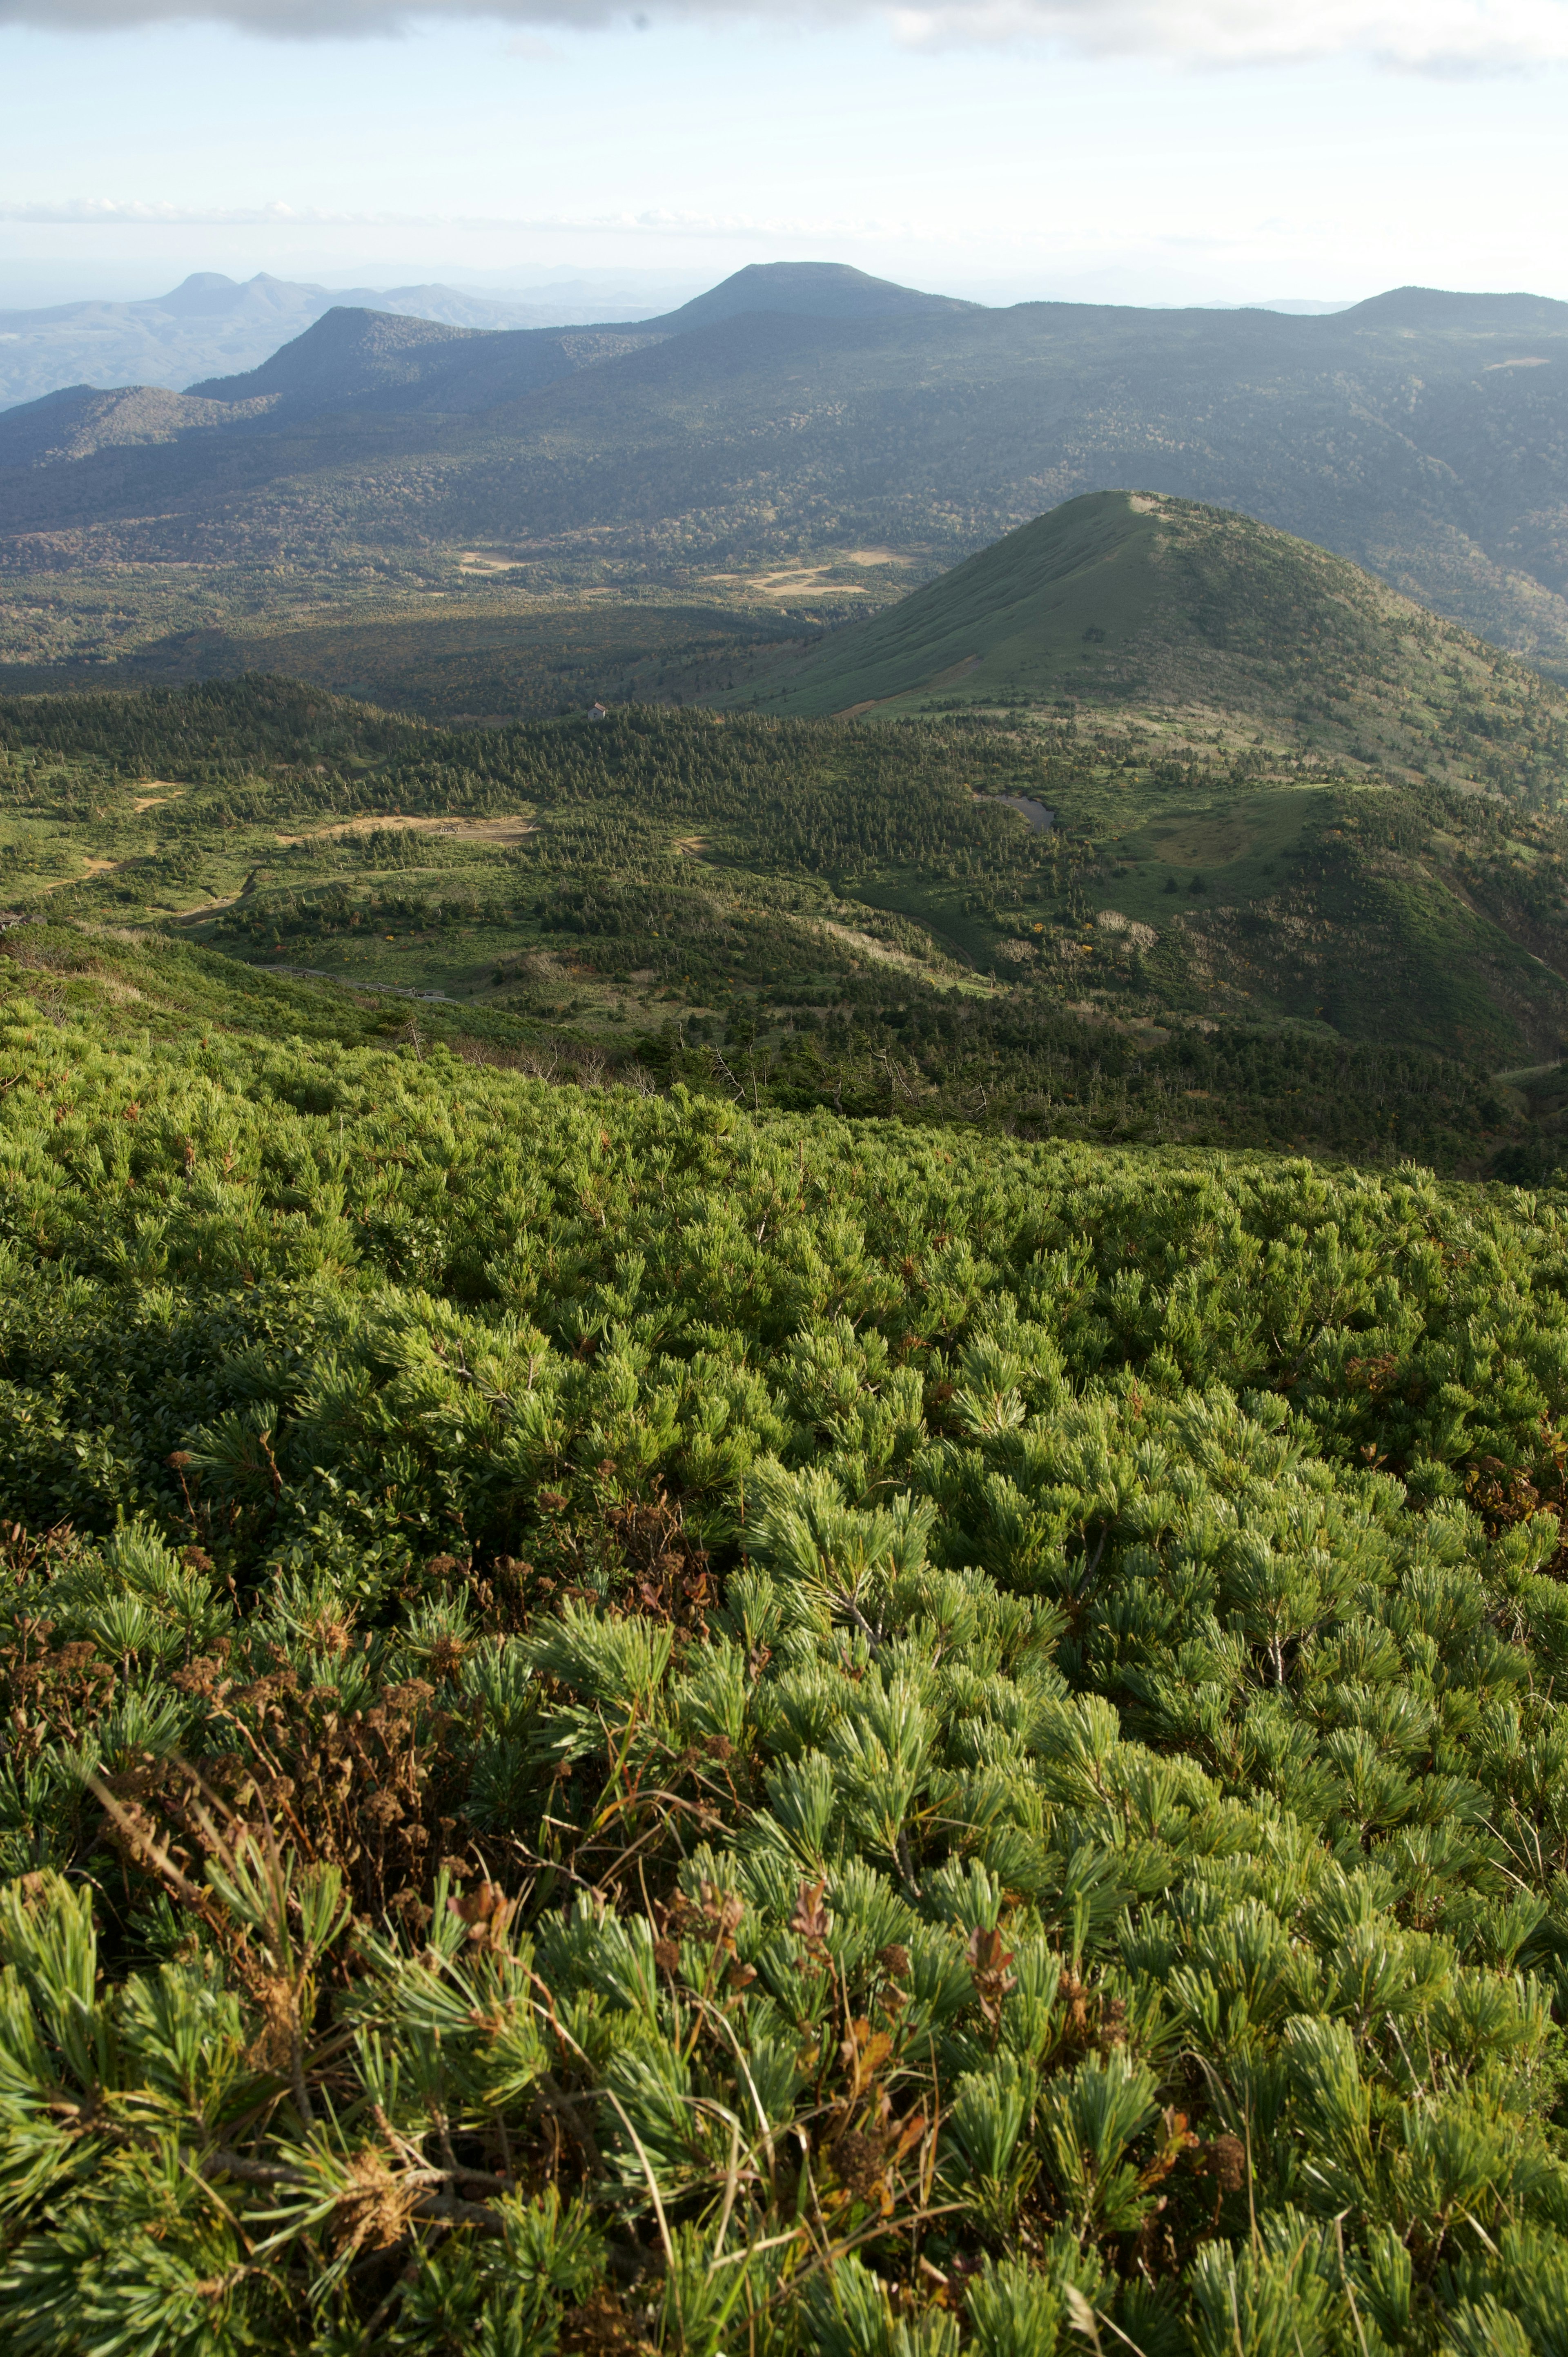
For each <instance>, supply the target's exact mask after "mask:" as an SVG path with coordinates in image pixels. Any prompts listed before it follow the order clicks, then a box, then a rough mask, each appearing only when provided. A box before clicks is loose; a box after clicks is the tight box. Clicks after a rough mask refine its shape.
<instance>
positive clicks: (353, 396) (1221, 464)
mask: <svg viewBox="0 0 1568 2357" xmlns="http://www.w3.org/2000/svg"><path fill="white" fill-rule="evenodd" d="M758 275H759V279H760V278H762V277H765V276H766V274H758ZM853 281H854V274H840V275H839V276H838V277H837V278H833V279H831V280H825V281H820V282H819V281H815V280H813V282H812V283H813V285H814V286H815V287H816V288H817V291H816V292H815V293H813V294H812V295H811V301H812V303H813V304H814V305H815V307H816V309H815V312H814V313H812V314H811V315H808V314H806V313H804V312H803V311H802V309H801V307H800V278H799V273H798V272H790V273H786V274H785V275H784V276H783V277H782V278H781V279H779V280H776V281H772V280H770V281H768V284H767V285H762V286H761V288H760V293H754V292H753V291H751V289H752V287H755V286H756V285H757V281H752V282H749V284H748V286H746V287H743V288H741V289H739V290H738V291H737V290H736V289H735V287H734V286H733V284H732V285H731V286H730V287H729V288H728V289H721V290H717V294H716V296H715V300H714V302H713V303H712V304H704V303H703V302H699V305H698V307H697V309H696V311H695V312H694V313H693V314H692V315H691V316H690V317H687V316H684V315H682V314H681V313H675V314H672V315H670V317H667V318H666V319H665V320H663V321H662V322H657V323H655V322H642V323H633V324H632V325H630V326H628V327H627V328H624V329H622V330H620V331H618V332H619V333H620V334H621V336H622V337H623V338H624V341H623V342H622V344H621V345H620V346H619V347H618V348H616V347H615V345H614V339H613V338H612V339H609V341H607V342H606V341H596V331H586V330H585V331H581V340H580V341H574V340H573V337H572V336H570V335H568V336H563V335H561V334H559V333H557V334H554V335H553V336H544V337H542V338H541V337H539V336H536V335H531V334H526V333H520V334H518V335H516V336H495V337H476V338H473V339H468V340H466V341H463V342H461V343H460V344H458V345H457V346H456V347H452V348H451V349H450V350H446V351H443V352H442V354H441V355H440V365H439V368H438V369H437V370H436V371H435V374H434V375H433V376H427V375H426V372H425V368H424V363H422V364H421V366H420V367H419V368H418V369H416V370H413V371H411V372H410V373H409V374H408V376H407V377H406V379H405V380H404V381H403V382H402V383H401V384H398V383H381V385H380V386H379V389H377V388H371V389H367V388H366V386H365V385H363V384H362V383H359V382H357V381H356V382H349V384H348V385H346V388H345V390H344V392H343V393H342V394H341V396H339V395H338V394H337V393H333V392H332V391H331V386H330V373H329V372H328V391H327V393H325V394H324V393H322V392H321V391H320V390H319V389H317V391H314V392H310V391H308V389H306V392H304V393H302V396H301V399H300V403H299V405H298V407H297V408H295V409H293V410H291V411H289V413H288V414H287V417H286V419H285V421H283V422H280V423H278V424H277V425H275V427H274V430H271V431H268V430H265V429H264V427H263V430H260V431H258V430H257V426H256V422H255V421H254V420H253V419H252V418H249V417H244V418H237V419H236V420H235V422H234V430H233V432H232V434H231V435H225V434H223V433H221V432H220V433H219V434H217V435H216V436H214V435H213V434H212V433H211V432H210V431H209V429H208V428H207V427H206V425H201V426H199V427H193V429H192V430H191V431H189V432H188V433H187V434H186V435H184V436H183V437H181V438H180V439H179V440H177V442H176V443H174V444H173V445H163V444H159V445H156V446H146V447H120V448H115V449H99V450H96V451H93V452H91V453H90V454H88V455H85V456H83V457H80V458H78V459H76V460H74V461H73V462H72V463H70V465H59V464H53V465H49V466H47V467H39V466H38V465H37V464H28V463H21V462H20V461H18V462H16V463H13V464H11V465H9V466H6V467H3V468H0V564H3V565H5V566H8V567H10V568H13V569H17V568H19V569H22V570H24V571H25V570H27V569H29V568H38V567H43V568H46V569H47V568H53V567H55V566H57V565H59V563H60V562H61V560H62V559H69V560H70V562H71V563H72V564H75V565H82V564H85V563H90V562H92V561H95V560H98V559H102V560H105V561H109V562H113V563H114V564H117V565H123V564H124V563H125V562H127V561H133V562H135V563H138V564H144V563H152V562H167V561H176V562H180V563H189V562H191V561H193V560H195V561H200V562H203V563H211V562H215V561H225V562H227V561H233V560H243V561H246V562H250V563H253V564H261V565H265V566H268V567H273V566H276V565H280V564H282V565H290V566H293V567H295V568H297V569H300V570H302V571H305V572H311V571H314V572H315V573H316V574H317V575H321V574H326V575H331V574H332V573H333V572H334V570H337V569H347V570H349V571H350V572H352V571H353V570H354V569H355V568H360V569H362V567H363V565H364V564H365V562H366V561H367V558H372V559H373V561H375V562H377V563H379V564H386V563H389V562H390V563H393V564H396V565H402V566H405V567H411V568H419V567H423V568H424V570H425V573H426V575H427V576H429V575H434V576H435V577H439V576H440V574H441V571H442V568H443V566H444V565H450V563H451V561H452V559H453V557H454V555H455V554H456V552H457V551H460V550H462V549H464V548H467V547H472V546H474V545H476V544H483V545H484V546H485V548H486V549H487V550H488V551H489V554H490V555H491V556H492V557H493V559H494V560H495V561H496V562H499V563H517V564H528V565H532V564H538V563H541V562H542V563H546V564H549V565H554V566H557V567H559V566H562V565H578V566H581V567H583V568H584V569H585V573H586V571H588V570H592V571H593V572H594V574H595V576H596V577H608V578H612V579H613V578H619V579H623V580H625V579H632V578H635V579H644V578H649V577H655V578H660V579H662V580H665V581H670V582H672V581H674V580H676V579H677V578H678V577H683V578H686V579H688V580H689V579H690V578H691V576H693V573H696V574H701V573H703V572H704V571H710V570H723V571H725V572H729V573H734V572H736V570H737V569H739V570H741V571H746V570H748V569H749V570H750V571H752V572H757V571H759V570H762V569H766V568H767V567H768V566H777V565H779V563H780V562H781V561H782V560H785V559H789V560H791V561H800V560H801V559H803V558H808V557H811V556H812V555H813V554H828V553H832V552H845V551H854V550H865V549H867V548H872V549H890V550H893V551H895V552H897V553H900V554H904V555H906V556H907V557H908V558H910V559H912V560H913V562H914V563H915V564H916V565H920V566H927V567H929V568H930V569H932V570H934V569H936V568H937V567H938V566H940V565H950V564H951V563H952V562H953V561H954V560H955V559H956V558H958V557H960V556H961V555H963V554H966V553H968V552H970V551H971V550H972V549H974V548H975V547H977V546H979V545H982V544H984V543H985V542H987V541H989V540H992V539H993V538H994V537H995V536H996V535H997V534H998V533H1001V532H1004V531H1006V530H1008V529H1010V528H1011V527H1013V526H1014V525H1015V524H1017V523H1019V522H1023V521H1025V520H1026V518H1028V517H1029V516H1032V515H1036V514H1038V513H1039V512H1040V511H1042V510H1044V509H1047V508H1049V507H1052V506H1054V505H1057V504H1058V503H1059V502H1060V501H1062V500H1066V499H1069V498H1071V497H1073V496H1075V495H1076V494H1078V493H1079V492H1082V491H1085V490H1093V489H1097V488H1099V487H1101V486H1102V485H1104V484H1105V483H1107V482H1123V483H1126V482H1134V483H1142V484H1144V485H1147V486H1148V487H1149V489H1150V490H1154V491H1155V492H1158V493H1161V494H1165V495H1175V496H1177V497H1181V498H1187V499H1199V500H1208V501H1211V502H1214V503H1216V504H1219V505H1221V506H1228V507H1236V508H1239V509H1241V510H1243V511H1246V512H1248V513H1251V514H1254V515H1257V516H1260V517H1262V519H1263V520H1264V521H1265V522H1270V523H1273V524H1275V525H1277V526H1279V527H1281V528H1283V529H1284V530H1286V531H1289V532H1293V533H1298V534H1300V535H1301V536H1302V537H1304V538H1306V539H1309V540H1312V541H1314V542H1316V543H1317V544H1319V545H1321V546H1324V547H1327V548H1331V549H1334V550H1336V551H1337V553H1339V554H1344V555H1348V556H1349V557H1351V558H1353V559H1354V560H1355V561H1356V562H1358V563H1359V564H1362V565H1366V566H1367V567H1368V568H1369V569H1370V570H1371V571H1373V572H1375V573H1377V574H1379V575H1380V576H1381V577H1382V578H1383V579H1385V580H1387V581H1388V582H1390V583H1391V585H1392V586H1393V587H1395V588H1397V589H1399V590H1401V591H1402V593H1404V594H1407V595H1410V596H1413V597H1418V598H1420V599H1421V600H1422V601H1423V602H1424V603H1426V604H1428V605H1430V606H1432V607H1433V608H1435V609H1436V610H1438V611H1440V612H1443V613H1444V614H1447V615H1450V616H1453V617H1455V618H1456V619H1459V620H1461V621H1463V622H1464V623H1465V624H1466V626H1467V627H1469V628H1471V629H1473V630H1478V631H1480V632H1481V633H1482V634H1483V635H1486V636H1488V637H1491V638H1492V639H1494V640H1497V641H1498V643H1502V644H1507V645H1509V646H1510V647H1513V648H1515V649H1517V650H1519V651H1521V652H1523V653H1525V654H1527V655H1529V656H1530V658H1531V659H1532V660H1534V661H1536V662H1541V663H1545V664H1548V665H1551V664H1553V663H1560V664H1564V665H1568V306H1565V305H1562V304H1552V303H1547V302H1544V301H1537V300H1535V299H1534V298H1530V297H1513V296H1506V297H1502V296H1499V297H1487V296H1474V297H1472V296H1449V295H1441V294H1434V293H1430V292H1423V291H1421V290H1403V291H1401V292H1398V293H1396V294H1395V295H1392V296H1386V297H1380V298H1378V299H1377V300H1375V301H1373V302H1371V303H1369V304H1362V305H1359V306H1357V307H1354V308H1352V309H1350V310H1348V311H1344V312H1340V313H1336V314H1332V315H1328V316H1326V317H1284V316H1282V315H1280V314H1277V313H1273V312H1265V311H1254V312H1211V311H1184V312H1176V311H1173V312H1148V311H1135V310H1130V309H1117V308H1112V307H1094V306H1084V305H1071V304H1025V305H1020V306H1018V307H1016V308H1015V309H1013V310H1009V311H996V310H987V309H984V308H982V307H978V306H974V307H962V306H956V305H951V304H947V303H931V302H929V301H926V300H923V299H922V300H912V301H911V302H909V303H908V304H904V305H897V304H894V303H893V302H892V298H891V297H885V296H883V295H881V294H878V293H877V292H876V290H875V287H873V289H872V290H871V294H870V295H867V294H866V293H865V289H864V288H858V289H857V287H856V285H854V283H848V282H853ZM770 290H771V291H770ZM833 290H836V292H834V291H833ZM718 296H722V298H723V299H722V301H720V300H719V299H717V297H718ZM830 296H831V297H832V300H831V304H830ZM852 296H853V297H854V300H853V301H852V300H851V299H850V298H851V297H852ZM873 296H874V297H875V300H873V299H872V298H873ZM841 298H842V300H841ZM737 302H738V303H742V304H745V305H746V306H750V307H746V308H743V309H741V310H739V311H738V312H736V313H735V314H734V315H733V316H729V314H730V312H731V307H732V306H733V305H734V304H736V303H737ZM857 303H859V304H862V305H863V306H869V315H866V311H865V308H863V309H862V310H861V311H859V312H858V313H857V312H856V310H855V305H856V304H857ZM757 304H760V305H761V306H762V307H755V306H757ZM769 306H775V307H769ZM825 307H832V308H833V309H834V310H835V311H838V312H841V313H842V312H843V311H844V310H846V309H847V311H848V313H849V314H850V315H849V316H832V317H824V316H822V315H821V314H822V310H823V309H824V308H825ZM721 310H722V311H723V312H725V314H726V316H722V317H717V316H713V314H714V312H715V311H721ZM576 332H577V331H574V333H576ZM454 356H455V357H454ZM429 357H430V356H429V355H427V359H428V358H429ZM584 362H587V363H591V364H586V365H585V364H583V363H584ZM294 365H295V363H293V362H286V361H285V358H284V357H282V356H280V362H279V367H280V369H281V370H282V371H283V373H284V374H285V375H286V374H287V371H288V369H289V368H290V367H293V366H294ZM543 376H548V377H550V378H552V379H553V381H551V382H541V379H542V377H543ZM228 390H229V391H230V392H231V393H232V392H236V391H238V390H239V388H237V387H236V386H235V385H234V384H233V382H230V384H229V386H228ZM323 398H326V399H328V400H329V401H330V400H336V399H338V398H341V399H342V400H343V401H345V402H347V403H349V404H351V405H352V404H359V403H361V402H366V401H369V402H370V403H371V407H369V408H367V409H365V410H364V411H363V412H362V413H361V414H353V415H344V414H338V413H332V412H330V411H323V410H320V409H318V408H317V407H316V406H315V405H314V404H317V403H318V402H319V401H320V400H322V399H323ZM24 414H25V413H24ZM785 602H787V600H786V601H785Z"/></svg>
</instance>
